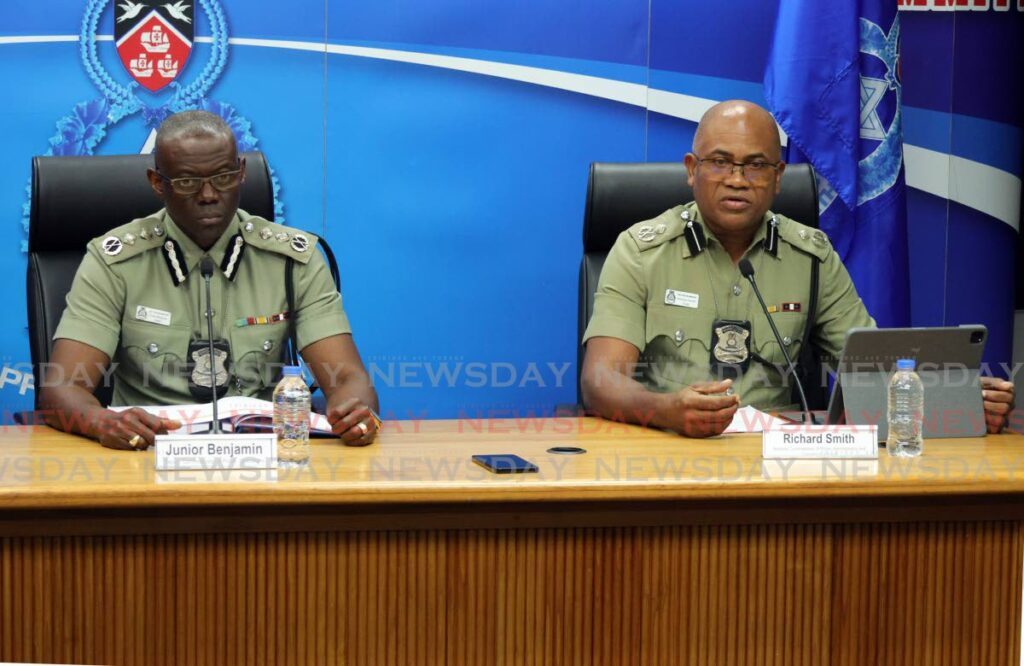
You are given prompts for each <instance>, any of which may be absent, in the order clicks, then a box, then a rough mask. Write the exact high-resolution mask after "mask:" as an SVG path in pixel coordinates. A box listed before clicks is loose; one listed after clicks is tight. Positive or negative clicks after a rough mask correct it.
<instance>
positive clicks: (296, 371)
mask: <svg viewBox="0 0 1024 666" xmlns="http://www.w3.org/2000/svg"><path fill="white" fill-rule="evenodd" d="M281 374H283V375H284V376H285V377H297V376H300V375H301V374H302V368H300V367H299V366H297V365H286V366H284V369H283V370H281Z"/></svg>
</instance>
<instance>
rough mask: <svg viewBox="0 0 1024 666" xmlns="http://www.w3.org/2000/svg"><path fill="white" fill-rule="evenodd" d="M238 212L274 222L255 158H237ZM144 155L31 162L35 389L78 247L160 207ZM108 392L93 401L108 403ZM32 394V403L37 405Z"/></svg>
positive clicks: (263, 172)
mask: <svg viewBox="0 0 1024 666" xmlns="http://www.w3.org/2000/svg"><path fill="white" fill-rule="evenodd" d="M243 157H245V163H246V164H245V183H243V184H242V192H241V203H240V206H241V208H243V209H244V210H246V211H248V212H249V213H252V214H253V215H259V216H261V217H264V218H266V219H268V220H271V221H273V219H274V192H273V187H272V184H271V180H270V171H269V169H268V168H267V161H266V159H265V158H264V157H263V153H259V152H251V153H244V154H243ZM152 164H153V157H152V156H151V155H110V156H91V157H35V158H33V159H32V200H31V201H32V203H31V206H32V210H31V214H30V217H29V230H28V338H29V350H30V353H31V355H32V369H33V373H34V374H35V380H36V386H40V385H41V384H40V377H39V367H40V364H41V363H47V362H49V360H50V352H51V351H52V345H53V334H54V332H55V331H56V330H57V324H59V323H60V317H61V314H62V313H63V312H64V304H65V303H64V299H65V296H66V295H67V293H68V291H69V290H70V289H71V282H72V280H73V279H74V277H75V272H76V271H77V270H78V265H79V264H80V263H81V262H82V258H83V257H84V256H85V248H86V244H87V243H88V242H89V241H90V240H91V239H93V238H95V237H96V236H99V235H101V234H102V233H104V232H105V231H107V230H109V229H113V228H114V227H116V226H119V225H121V224H125V223H126V222H130V221H131V220H133V219H135V218H139V217H145V216H146V215H149V214H150V213H153V212H154V211H156V210H158V209H159V208H160V201H159V199H157V198H156V196H154V194H153V190H152V188H150V185H149V181H148V180H147V179H146V169H147V168H149V167H151V166H152ZM111 394H112V387H110V386H103V387H100V388H99V389H97V391H96V396H97V398H99V400H100V402H101V403H102V404H104V405H107V404H110V398H111ZM38 396H39V393H38V391H37V392H36V405H37V406H38V404H39V402H38V401H39V398H38Z"/></svg>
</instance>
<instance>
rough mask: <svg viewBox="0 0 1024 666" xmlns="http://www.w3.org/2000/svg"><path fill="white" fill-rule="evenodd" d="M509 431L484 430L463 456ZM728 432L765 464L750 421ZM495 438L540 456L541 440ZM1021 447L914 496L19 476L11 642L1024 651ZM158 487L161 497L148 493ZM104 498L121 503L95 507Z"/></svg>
mask: <svg viewBox="0 0 1024 666" xmlns="http://www.w3.org/2000/svg"><path fill="white" fill-rule="evenodd" d="M433 427H434V428H436V429H438V430H435V431H434V432H433V435H434V436H435V437H436V436H437V435H438V434H439V433H441V434H444V430H443V428H444V427H445V426H444V425H443V424H438V425H435V426H433ZM652 435H653V436H652ZM427 439H428V440H429V439H430V438H427ZM436 439H437V440H441V439H442V438H440V437H437V438H436ZM457 439H458V437H457V436H455V435H453V433H452V432H451V431H449V432H447V437H446V438H444V440H443V442H440V441H435V442H433V443H432V444H431V443H430V442H427V443H426V444H424V440H423V439H421V440H419V442H418V443H419V444H420V445H421V446H419V447H418V448H417V450H416V455H418V456H421V455H425V456H427V457H429V456H431V455H434V456H437V458H442V457H443V456H444V455H447V454H448V453H449V452H450V451H451V449H452V447H453V443H452V440H457ZM540 439H541V440H544V439H545V437H544V436H543V435H542V436H541V437H540ZM548 439H554V440H558V439H563V440H564V439H565V437H553V438H548ZM39 441H40V442H42V443H43V444H42V446H41V451H37V452H36V453H37V454H38V455H51V456H53V457H54V458H59V457H61V454H59V449H60V446H71V445H75V446H78V447H82V446H84V447H85V449H84V450H83V449H82V448H78V449H74V450H75V452H76V455H77V452H79V451H84V453H83V454H82V455H85V456H92V455H97V454H99V455H105V453H104V452H98V451H97V450H96V449H93V448H89V445H88V444H87V443H85V444H83V443H82V442H75V441H72V440H67V439H64V438H61V437H60V436H52V435H50V434H48V433H46V434H45V435H43V436H41V437H40V440H39ZM576 441H579V440H576ZM413 443H416V442H410V441H408V440H403V439H402V438H392V440H391V441H390V442H389V441H388V439H387V438H384V439H383V440H382V441H381V442H380V444H379V447H380V448H379V449H378V450H376V451H372V450H360V451H353V450H346V449H340V448H331V449H327V448H324V445H323V444H321V445H320V449H319V451H321V452H324V454H325V455H337V456H339V457H344V458H347V459H348V460H347V462H345V463H343V464H342V465H339V467H343V466H344V465H349V466H351V467H353V468H358V467H360V466H362V468H363V469H364V470H365V469H369V467H368V466H367V465H366V464H365V463H366V461H367V460H368V459H369V458H368V457H372V456H381V457H387V456H388V455H393V454H394V452H395V449H400V448H401V447H402V446H405V445H410V444H413ZM456 444H457V442H456ZM491 444H492V443H491V442H481V441H479V439H478V440H474V441H467V442H465V447H466V453H467V454H468V453H471V452H479V451H481V450H482V448H481V447H484V446H486V447H488V450H490V448H491ZM544 444H547V445H550V444H548V443H547V442H542V443H541V444H539V445H544ZM688 444H691V443H689V442H685V441H683V440H678V439H674V438H672V439H669V438H667V436H664V435H661V434H659V433H649V432H646V431H640V432H637V433H636V436H635V437H633V438H632V439H626V440H624V439H623V438H622V437H621V436H620V437H619V438H618V441H617V442H611V441H609V442H608V444H607V445H608V446H609V448H608V449H605V450H604V451H605V454H606V455H609V456H610V455H611V454H612V451H617V450H620V449H621V447H623V446H632V447H634V449H633V450H634V451H641V450H642V451H644V452H646V453H649V454H650V456H652V457H653V458H654V459H658V457H659V456H662V457H663V456H665V455H667V454H666V453H665V451H670V452H671V451H676V452H677V451H678V450H679V446H680V445H688ZM724 444H733V445H734V451H736V452H738V453H741V454H742V455H744V456H748V457H749V458H750V460H751V462H752V463H754V462H756V453H754V452H751V448H752V447H751V445H750V439H749V438H745V439H744V438H737V439H736V440H734V442H729V441H728V440H724V441H723V440H718V442H717V446H719V447H722V446H723V445H724ZM1021 444H1024V441H1022V440H1020V439H1016V438H1010V437H1006V438H989V439H988V440H978V441H977V442H975V443H974V447H975V449H974V452H975V453H979V452H980V453H982V454H983V455H985V456H988V457H990V458H991V459H992V460H991V462H993V463H995V462H996V461H998V460H999V459H1001V458H1003V457H1005V456H1012V455H1015V451H1016V447H1017V446H1019V445H1021ZM16 445H17V446H23V447H26V448H27V449H28V450H31V448H32V446H31V442H21V443H20V444H18V443H17V442H12V443H11V447H10V448H9V449H8V454H9V455H10V452H11V450H17V446H16ZM713 445H716V444H715V443H713V442H711V443H708V442H705V443H699V444H696V446H713ZM432 446H433V447H437V448H435V449H432V448H431V447H432ZM500 446H501V447H502V448H501V449H500V450H501V451H515V452H520V453H521V454H522V455H524V456H526V457H530V458H531V459H538V460H539V459H540V458H541V454H540V453H539V452H538V451H533V450H531V449H530V447H534V446H538V443H537V442H535V441H532V439H531V440H530V441H526V442H525V443H523V444H520V445H517V444H516V438H506V439H504V441H502V442H500ZM587 446H588V448H590V449H591V450H592V451H595V452H597V453H601V451H602V447H603V446H605V444H604V443H602V442H600V441H597V440H588V444H587ZM659 446H664V447H669V448H666V449H659V448H658V447H659ZM512 447H516V448H512ZM613 447H614V448H613ZM964 447H969V444H968V443H965V442H960V443H950V444H949V446H948V448H947V449H946V451H945V453H943V452H942V451H941V450H939V451H934V452H933V455H934V456H935V457H934V459H933V462H934V461H937V460H944V459H952V457H954V454H956V456H959V455H961V454H962V453H964V452H965V451H968V450H970V449H969V448H964ZM545 448H546V447H545ZM935 449H939V447H938V446H936V447H935ZM498 450H499V449H495V451H498ZM42 451H45V453H42ZM65 453H66V452H65ZM109 455H110V456H113V457H114V458H112V459H116V460H129V461H130V462H132V463H135V462H136V461H137V460H143V459H144V458H143V457H142V456H141V455H140V456H136V457H135V458H131V457H128V456H131V454H119V453H111V454H109ZM143 455H144V454H143ZM1008 459H1012V458H1008ZM1012 460H1015V459H1012ZM887 463H888V461H886V460H883V461H880V464H881V465H885V464H887ZM574 464H577V465H578V464H579V461H576V462H575V463H574ZM2 465H3V461H2V459H0V466H2ZM1011 467H1013V465H1012V464H1010V463H1008V464H1007V465H1005V466H1004V467H1002V468H999V471H997V472H994V476H993V477H992V478H967V477H963V478H961V477H958V478H956V479H954V480H949V479H946V480H945V481H946V482H947V483H948V484H949V490H950V493H949V494H942V493H941V492H938V488H939V487H941V485H942V483H943V479H941V478H938V479H935V478H931V476H930V475H928V474H926V473H925V472H924V471H922V470H921V469H919V468H917V467H915V468H914V471H915V473H919V474H920V477H921V478H918V479H917V482H918V483H919V485H917V484H916V483H915V480H914V474H911V475H910V479H911V480H910V481H907V480H904V481H903V482H902V484H901V486H902V487H901V488H900V492H897V491H896V488H895V487H894V488H889V489H888V490H886V489H885V488H879V487H878V486H877V485H874V484H881V485H884V483H883V482H882V481H880V480H878V479H877V478H876V479H875V481H874V482H872V480H871V479H870V478H850V479H845V480H837V479H833V480H831V481H820V480H819V481H808V480H807V479H803V478H800V479H789V480H787V481H786V482H783V481H781V480H778V479H775V480H772V479H770V478H769V479H765V478H764V477H763V476H760V475H755V476H754V477H753V478H750V479H734V480H725V479H720V480H718V481H713V482H712V483H714V484H715V488H714V489H712V488H709V487H708V482H707V480H705V479H692V478H681V479H675V480H666V479H658V480H656V481H655V480H648V481H647V483H646V484H645V483H644V481H643V479H642V478H641V477H642V475H643V474H645V473H646V472H644V471H643V470H642V469H640V471H635V472H634V475H633V476H632V477H631V478H628V479H619V480H618V482H617V483H614V482H611V483H608V485H607V486H604V487H602V484H601V483H600V482H599V481H600V480H598V479H593V478H587V477H586V476H585V475H584V474H583V473H582V472H577V473H566V474H565V475H564V476H563V478H562V480H559V479H551V478H548V479H544V478H537V479H533V480H531V479H512V480H502V479H493V478H490V477H480V478H476V477H473V478H471V479H463V478H458V477H457V475H456V478H455V479H453V480H451V481H445V480H441V481H435V483H436V485H437V488H436V490H437V492H438V497H434V498H433V499H435V501H434V502H431V501H430V500H431V499H432V496H431V492H432V489H431V488H430V487H428V484H425V483H423V480H422V479H415V478H407V479H405V480H404V481H403V480H401V479H399V480H395V479H392V480H390V481H387V480H385V481H383V482H382V484H379V485H376V486H375V485H374V484H372V483H369V482H368V481H367V479H365V478H360V477H359V476H358V475H357V474H354V473H352V472H346V473H345V474H344V475H343V476H342V478H340V479H334V480H325V479H323V478H321V479H318V480H316V481H309V480H306V481H302V480H297V481H295V482H294V483H293V482H279V483H278V484H255V485H253V484H235V485H232V484H226V485H224V484H219V485H218V484H205V483H199V484H192V485H191V486H189V485H184V486H174V485H170V486H168V485H166V484H163V485H161V484H157V483H156V482H155V481H153V480H152V479H150V480H149V481H145V480H143V479H142V476H143V474H144V472H143V470H141V469H140V470H138V471H137V473H138V475H139V476H138V477H132V476H131V475H130V474H129V473H127V472H125V473H124V474H123V476H121V477H118V476H117V475H116V474H113V475H108V478H107V483H109V487H107V488H106V489H105V490H104V489H103V488H101V487H98V486H99V484H98V483H97V482H96V481H94V482H93V484H92V485H91V486H90V485H89V484H88V483H85V482H82V485H81V486H80V487H76V485H75V484H77V483H79V482H78V481H71V480H69V482H68V484H67V487H63V488H62V487H60V485H59V484H58V483H57V482H56V481H54V480H49V479H40V480H39V482H38V483H33V482H28V483H22V484H20V485H19V486H15V484H13V483H8V484H6V485H5V484H4V483H3V481H4V477H3V474H2V473H0V501H3V500H4V499H7V500H10V501H9V502H8V503H7V505H6V506H8V507H10V506H11V505H16V506H17V505H20V508H15V509H11V508H6V509H3V510H0V535H6V536H3V537H2V538H0V613H2V616H0V660H7V661H62V662H88V663H110V664H159V663H167V664H184V663H209V664H231V663H296V664H314V663H318V664H319V663H322V664H338V663H347V664H409V663H416V664H492V663H493V664H520V663H535V664H571V663H581V664H590V663H594V664H623V663H627V664H628V663H632V664H668V663H672V664H676V663H678V664H682V663H685V664H709V665H710V664H715V665H717V664H754V663H756V664H787V665H788V664H806V665H812V664H813V665H817V664H844V665H845V664H851V665H852V664H872V665H875V664H906V663H920V664H929V665H930V664H1015V665H1016V663H1019V661H1018V660H1019V657H1018V654H1019V639H1020V633H1019V632H1020V608H1021V584H1022V580H1021V565H1022V558H1024V552H1022V535H1021V529H1020V519H1021V512H1020V510H1019V505H1018V502H1019V498H1018V497H1017V495H1018V494H1019V493H1020V490H1021V487H1020V485H1019V484H1020V480H1019V479H1017V477H1016V476H1015V475H1016V474H1017V472H1016V471H1015V470H1011ZM465 473H466V474H470V470H469V468H467V470H466V472H465ZM1021 474H1024V467H1022V471H1021ZM147 484H148V485H147ZM360 484H365V486H364V485H360ZM403 484H404V485H403ZM1015 484H1017V485H1016V489H1015ZM897 485H900V484H897ZM282 486H286V487H282ZM446 486H448V487H446ZM451 486H455V487H458V488H461V489H462V492H463V494H464V495H465V496H466V499H465V500H464V501H461V502H460V501H457V499H456V497H457V495H458V493H456V492H454V490H455V488H453V487H451ZM536 486H539V487H542V488H547V489H548V491H549V492H547V493H543V492H539V491H538V490H537V488H536ZM140 488H144V489H146V490H147V491H148V494H141V493H136V492H129V490H130V489H140ZM360 488H363V490H360ZM712 490H717V492H718V496H717V498H716V494H715V493H714V492H711V491H712ZM389 491H390V494H389ZM359 492H363V493H365V495H364V496H363V497H362V498H361V499H360V498H359V497H358V493H359ZM489 492H493V493H499V494H500V495H501V500H500V501H498V500H496V499H495V498H493V497H490V496H489V495H488V493H489ZM243 493H247V494H248V504H247V503H246V502H245V501H243V500H242V499H241V498H240V497H235V496H234V495H235V494H238V495H241V494H243ZM403 493H405V495H404V497H405V499H402V497H403ZM90 494H91V497H92V500H91V501H92V502H93V503H94V504H95V505H96V507H95V508H94V509H90V508H89V503H90V500H89V499H88V497H89V496H90ZM624 494H632V495H633V497H623V495H624ZM5 495H6V497H5ZM196 495H199V496H203V497H206V500H205V502H206V503H205V504H204V503H202V502H199V501H197V499H196ZM300 495H301V496H304V499H303V500H302V501H298V500H297V499H296V497H298V496H300ZM214 497H216V498H219V499H220V501H219V502H217V501H213V498H214ZM409 497H413V498H414V499H409ZM659 497H660V498H661V499H659ZM115 499H116V500H117V501H115ZM766 505H767V506H768V507H769V509H765V508H764V507H765V506H766ZM637 506H640V507H642V508H643V509H644V510H643V511H638V510H636V508H637ZM361 509H365V510H366V512H367V517H364V518H363V519H362V520H359V514H360V510H361ZM858 510H859V513H858ZM986 510H987V514H986ZM332 511H333V512H336V513H337V516H334V515H332ZM648 513H649V514H650V516H648V518H647V519H645V515H646V514H648ZM90 515H100V516H104V518H103V519H101V520H99V521H98V524H97V525H90V524H89V522H90V520H89V516H90ZM744 515H747V516H748V517H749V520H748V521H744ZM830 516H831V517H832V518H835V519H834V520H832V519H830ZM27 517H31V519H29V518H27ZM289 517H291V523H290V524H289V523H288V518H289ZM718 517H721V518H724V520H723V521H722V524H709V523H715V522H717V518H718ZM673 518H674V519H675V520H674V521H673ZM189 521H193V522H194V524H193V525H192V526H191V528H189ZM29 522H31V523H34V526H32V525H28V524H27V523H29ZM147 522H148V529H147ZM673 522H674V524H673ZM76 526H77V528H76ZM119 526H123V527H119Z"/></svg>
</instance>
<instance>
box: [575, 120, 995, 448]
mask: <svg viewBox="0 0 1024 666" xmlns="http://www.w3.org/2000/svg"><path fill="white" fill-rule="evenodd" d="M780 157H781V147H780V142H779V134H778V130H777V128H776V126H775V121H774V120H773V119H772V117H771V115H770V114H769V113H768V112H767V111H765V110H764V109H762V108H761V107H759V106H757V105H755V104H751V103H749V102H743V101H728V102H722V103H721V104H718V105H716V106H714V107H713V108H711V109H710V110H709V111H708V112H707V113H706V114H705V115H704V117H703V118H702V119H701V121H700V124H699V125H698V127H697V132H696V135H695V136H694V142H693V152H692V153H688V154H687V155H686V157H685V159H684V162H685V164H686V169H687V182H688V183H689V184H690V185H691V186H692V188H693V193H694V199H695V201H694V202H692V203H688V204H686V205H681V206H676V207H675V208H673V209H671V210H668V211H666V212H664V213H662V214H661V215H659V216H658V217H656V218H654V219H653V220H647V221H644V222H639V223H637V224H635V225H633V226H632V227H630V228H629V229H627V230H626V231H625V232H623V233H622V234H621V235H620V236H619V238H618V240H617V241H616V243H615V245H614V247H613V248H612V250H611V252H610V253H609V254H608V258H607V260H606V262H605V265H604V268H603V269H602V271H601V279H600V282H599V284H598V288H597V293H596V295H595V298H594V314H593V316H592V318H591V321H590V323H589V325H588V327H587V330H586V332H585V334H584V342H585V343H586V345H587V348H586V356H585V359H584V364H583V371H582V382H581V383H582V389H583V400H584V402H585V404H586V405H587V406H588V407H589V408H590V409H591V410H593V411H595V412H596V413H598V414H601V415H603V416H606V417H609V418H615V419H619V420H626V421H630V422H634V423H643V424H645V425H653V426H656V427H663V428H668V429H670V430H674V431H676V432H679V433H681V434H685V435H688V436H691V437H704V436H710V435H717V434H720V433H721V432H722V431H723V430H724V429H725V428H726V427H727V426H728V425H729V422H730V421H731V420H732V417H733V415H734V414H735V413H736V410H737V408H738V407H739V405H740V404H751V405H754V406H756V407H757V408H759V409H763V410H779V409H785V408H788V407H791V406H792V404H791V403H792V401H791V397H790V394H791V387H790V381H789V377H788V375H787V373H786V370H785V367H786V366H785V358H784V355H783V352H782V349H781V348H780V346H779V344H778V342H776V340H775V338H774V336H773V335H772V333H771V329H770V327H769V324H768V322H767V320H766V319H765V315H764V314H763V311H762V310H761V307H760V305H759V304H758V302H757V299H756V297H755V296H754V295H753V293H752V290H751V288H750V285H749V283H748V282H747V281H746V280H744V279H743V278H742V277H741V275H740V271H739V269H738V268H737V264H738V263H739V261H740V260H741V259H743V258H744V257H746V258H747V259H748V260H749V261H750V262H751V264H752V265H753V267H754V269H755V273H756V274H757V276H758V284H759V286H760V288H761V290H762V291H763V294H764V298H765V301H766V303H767V304H768V306H769V307H768V309H769V312H770V316H771V317H772V318H773V319H774V321H775V324H776V326H777V327H778V329H779V333H780V334H781V336H782V343H783V345H784V346H785V347H786V349H787V350H788V351H789V354H790V356H791V357H792V358H794V359H795V358H796V357H797V356H798V354H799V351H800V349H801V347H802V346H803V345H805V344H808V343H810V344H814V345H816V346H817V347H818V348H819V349H820V350H821V351H822V352H824V354H825V355H826V356H833V357H834V356H838V354H839V353H840V351H841V348H842V344H843V341H844V339H845V335H846V332H847V331H848V330H849V329H850V328H852V327H855V326H874V320H873V319H872V318H871V317H870V316H869V315H868V312H867V310H866V309H865V307H864V304H863V302H862V301H861V299H860V297H859V296H858V295H857V291H856V289H855V288H854V285H853V282H852V281H851V280H850V276H849V274H848V273H847V271H846V268H845V267H844V266H843V264H842V261H841V260H840V259H839V256H838V255H837V254H836V252H835V251H834V250H833V249H832V247H831V245H830V244H829V241H828V238H827V237H826V236H825V234H824V233H823V232H822V231H820V230H817V229H812V228H810V227H807V226H804V225H802V224H800V223H799V222H796V221H794V220H790V219H788V218H786V217H784V216H782V215H778V214H776V213H772V212H771V211H770V210H769V209H770V207H771V203H772V200H773V199H774V196H775V194H777V193H778V191H779V184H780V182H781V179H782V174H783V171H784V170H785V168H786V165H785V163H784V162H783V161H782V160H781V159H780ZM815 264H816V265H817V269H818V271H819V288H818V296H817V299H816V302H815V303H814V304H812V303H810V302H809V300H810V289H811V286H810V285H811V280H810V277H811V270H812V267H813V266H814V265H815ZM812 305H814V306H815V308H816V312H815V317H814V327H813V330H812V331H811V332H810V340H805V339H804V338H805V337H806V335H805V326H806V324H807V316H808V311H809V310H810V309H811V306H812ZM1012 391H1013V385H1012V384H1011V383H1009V382H1005V381H1000V380H996V379H993V378H983V394H984V403H985V409H986V418H987V420H988V427H989V430H990V431H992V432H997V431H998V430H999V429H1001V428H1002V427H1003V425H1004V424H1005V421H1006V415H1007V413H1008V412H1009V409H1010V406H1011V404H1012V401H1013V393H1012Z"/></svg>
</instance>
